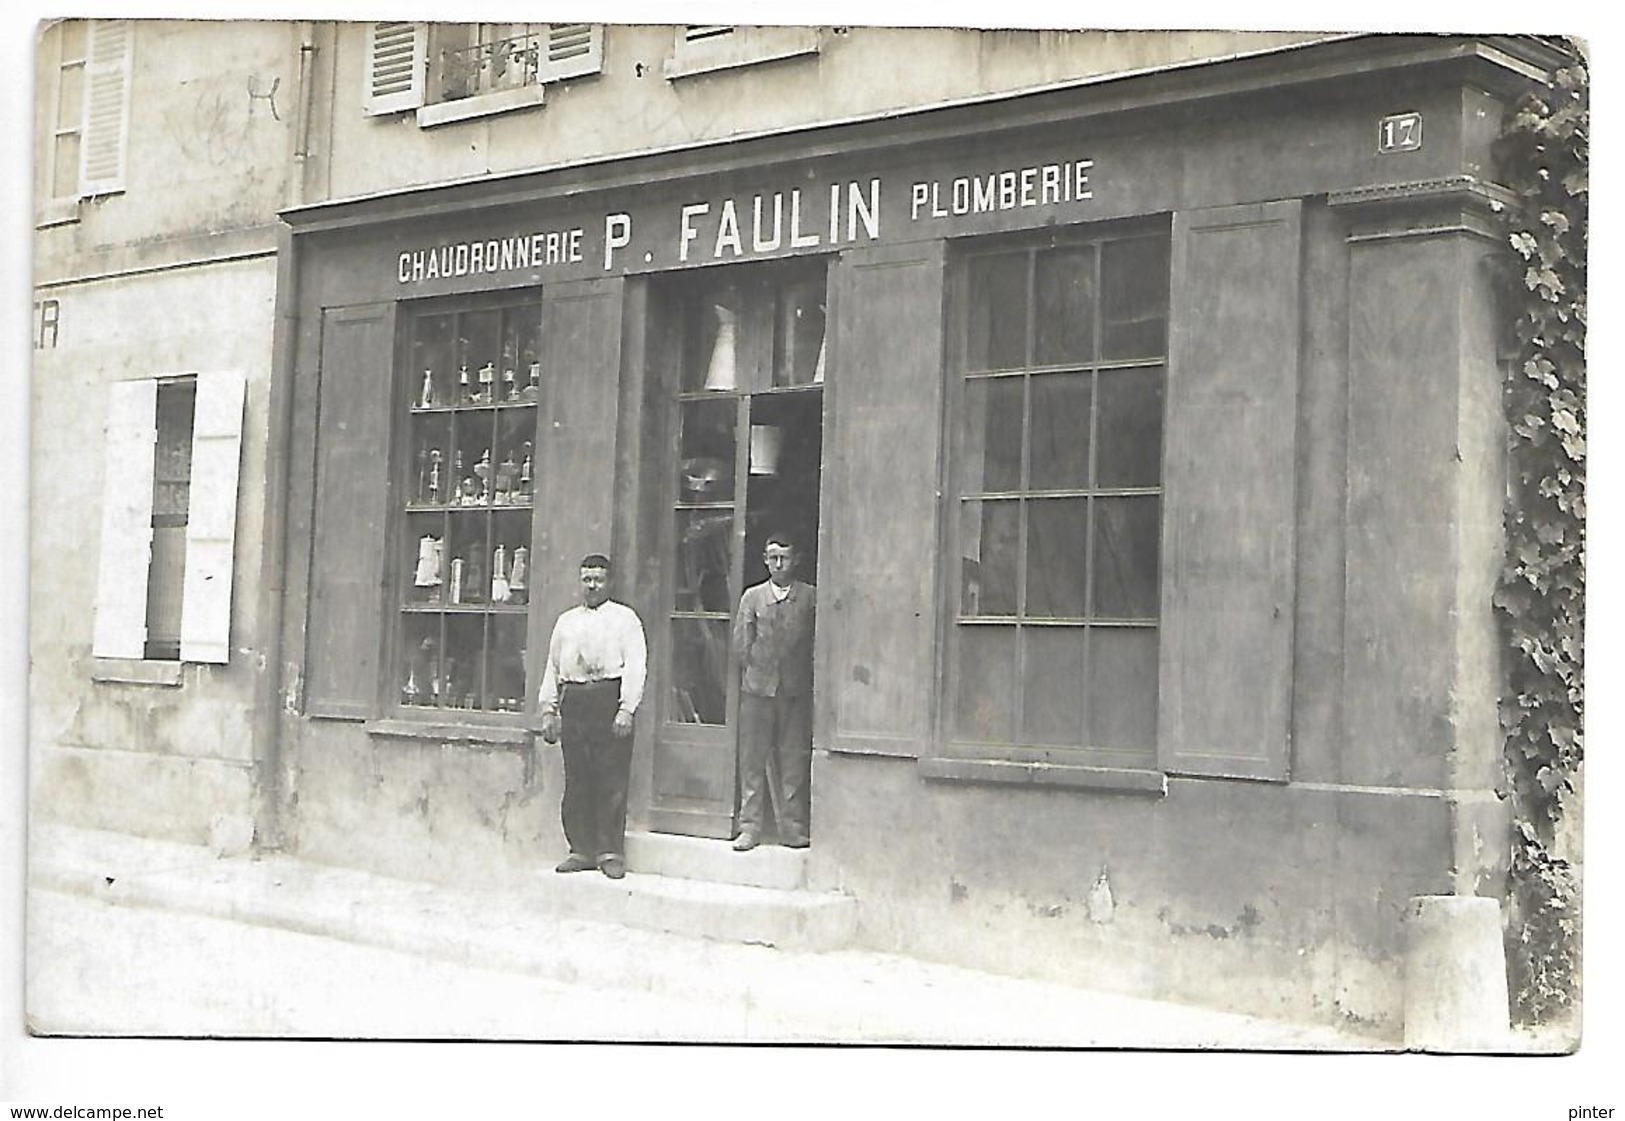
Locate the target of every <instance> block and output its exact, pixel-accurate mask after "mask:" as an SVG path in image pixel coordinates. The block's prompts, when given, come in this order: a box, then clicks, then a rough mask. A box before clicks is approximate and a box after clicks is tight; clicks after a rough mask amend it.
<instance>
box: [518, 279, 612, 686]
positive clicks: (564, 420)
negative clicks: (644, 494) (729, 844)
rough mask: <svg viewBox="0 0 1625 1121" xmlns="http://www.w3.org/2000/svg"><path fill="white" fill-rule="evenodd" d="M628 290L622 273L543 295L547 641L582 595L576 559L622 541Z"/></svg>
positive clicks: (538, 538) (535, 584)
mask: <svg viewBox="0 0 1625 1121" xmlns="http://www.w3.org/2000/svg"><path fill="white" fill-rule="evenodd" d="M624 290H625V283H624V281H623V280H622V278H620V277H605V278H602V279H593V280H582V281H575V282H570V283H564V284H554V285H552V286H550V287H548V288H547V289H546V290H545V291H544V292H543V303H542V369H543V370H544V371H546V374H545V376H546V378H547V384H546V386H545V387H544V389H543V394H544V402H545V403H544V405H543V415H542V417H541V436H540V438H539V442H538V444H537V470H538V472H539V474H538V477H537V480H536V491H537V493H536V510H537V516H536V525H535V530H534V546H533V548H534V552H533V556H534V558H535V559H534V561H533V563H532V565H531V573H532V575H531V599H530V602H531V603H532V604H535V605H538V606H537V607H533V608H532V612H531V613H532V615H533V616H538V617H539V618H540V619H542V620H543V621H544V623H543V627H544V632H543V634H542V635H541V636H540V637H541V641H542V642H543V643H545V642H546V638H547V633H548V632H550V630H551V628H552V625H553V620H554V619H556V618H557V617H558V614H559V612H560V611H563V610H564V609H565V608H566V607H569V606H570V605H571V604H572V603H573V602H574V601H575V597H576V594H577V591H578V589H579V587H580V584H579V575H578V570H577V568H576V562H577V561H579V560H580V559H581V558H582V556H584V555H585V554H587V553H590V552H604V553H608V552H611V551H612V550H613V549H614V548H615V542H614V541H612V540H611V536H612V533H613V525H614V512H615V493H616V486H615V425H616V417H617V415H618V413H619V401H620V385H621V303H622V294H623V292H624ZM625 559H629V558H623V560H625ZM619 572H620V576H619V577H617V587H618V588H621V589H624V588H625V587H626V586H627V581H628V580H629V578H630V577H631V574H632V572H633V569H632V566H631V565H630V564H622V565H621V566H620V569H619ZM538 649H545V647H538ZM537 664H538V665H540V664H541V663H540V660H539V659H538V661H537ZM539 680H540V679H539V678H538V681H539Z"/></svg>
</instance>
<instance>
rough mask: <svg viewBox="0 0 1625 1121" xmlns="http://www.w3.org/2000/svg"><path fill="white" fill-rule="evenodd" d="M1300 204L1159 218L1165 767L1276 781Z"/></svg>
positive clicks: (1292, 508)
mask: <svg viewBox="0 0 1625 1121" xmlns="http://www.w3.org/2000/svg"><path fill="white" fill-rule="evenodd" d="M1300 212H1301V204H1300V203H1299V202H1298V201H1296V200H1292V201H1288V202H1273V203H1261V204H1253V205H1248V206H1234V207H1223V208H1219V209H1214V210H1198V211H1191V212H1186V213H1180V214H1176V215H1175V216H1174V228H1173V264H1172V290H1171V294H1170V308H1169V332H1170V333H1169V369H1168V397H1167V410H1168V412H1167V434H1166V438H1165V441H1164V448H1165V451H1164V480H1163V508H1164V514H1163V549H1162V644H1161V659H1160V661H1161V669H1160V682H1159V685H1160V704H1159V708H1158V723H1159V726H1158V740H1159V743H1160V749H1161V756H1162V764H1163V767H1164V769H1165V770H1168V771H1170V772H1174V773H1179V774H1191V775H1224V776H1231V777H1237V778H1257V779H1276V780H1285V779H1286V777H1287V771H1288V761H1289V748H1290V739H1291V719H1292V633H1293V609H1294V589H1295V559H1294V558H1295V534H1294V526H1295V521H1296V494H1297V487H1296V478H1295V476H1296V463H1297V441H1296V432H1297V413H1298V410H1297V401H1298V352H1299V326H1298V321H1299V298H1300V297H1299V290H1298V276H1299V248H1298V247H1299V225H1300Z"/></svg>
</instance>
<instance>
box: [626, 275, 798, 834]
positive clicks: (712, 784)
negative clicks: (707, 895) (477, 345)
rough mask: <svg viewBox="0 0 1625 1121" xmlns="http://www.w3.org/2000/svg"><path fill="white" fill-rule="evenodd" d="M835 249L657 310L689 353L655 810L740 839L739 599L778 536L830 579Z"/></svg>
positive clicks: (672, 377) (674, 288) (700, 279)
mask: <svg viewBox="0 0 1625 1121" xmlns="http://www.w3.org/2000/svg"><path fill="white" fill-rule="evenodd" d="M826 275H827V265H826V263H825V262H824V261H823V260H822V259H817V260H798V261H789V262H774V263H770V264H752V265H736V266H727V267H722V268H711V269H705V270H701V271H699V272H695V273H689V274H684V275H682V276H677V277H671V278H668V279H666V280H665V281H664V282H663V283H662V284H661V286H660V287H658V288H657V289H655V291H654V293H653V297H654V300H655V302H656V305H657V306H656V308H655V314H656V316H657V318H658V321H659V322H660V323H662V324H664V325H665V329H666V330H667V331H669V335H668V336H667V337H665V338H664V339H662V343H663V345H664V346H666V347H669V348H670V349H669V350H667V351H666V352H665V353H666V354H667V355H675V356H676V359H675V361H669V362H668V363H667V366H666V368H665V369H664V370H663V371H662V376H661V378H660V379H659V380H658V381H657V382H656V388H655V392H657V393H659V395H660V398H661V400H660V402H659V405H658V407H660V408H661V409H663V410H667V416H668V417H669V420H670V428H671V431H672V432H673V435H674V437H675V439H674V440H673V447H672V453H671V456H672V458H671V460H670V462H669V464H668V467H669V471H668V474H667V476H666V477H667V479H668V480H669V482H668V491H667V494H668V500H669V505H668V507H667V508H668V515H667V517H666V526H665V529H664V530H663V534H662V558H663V560H662V567H663V570H664V576H663V581H662V585H663V587H662V593H661V594H662V596H663V599H664V601H665V611H664V613H663V618H661V619H660V620H659V622H658V623H657V624H655V625H656V626H658V627H659V629H660V632H661V633H659V634H658V635H657V636H655V642H654V649H655V651H656V655H655V659H654V661H653V663H652V664H651V685H652V686H653V687H654V689H655V690H657V692H656V693H655V694H654V696H656V697H658V698H659V703H660V710H659V711H660V719H659V725H658V731H657V733H656V736H655V749H654V760H653V784H652V791H651V797H652V802H651V806H650V815H649V821H650V824H651V826H652V827H653V828H654V829H655V830H657V831H660V832H670V833H680V834H685V835H689V836H700V837H718V838H725V837H730V836H733V835H734V833H735V831H736V828H737V823H738V821H737V814H738V797H739V794H738V758H737V755H736V750H737V743H738V735H739V709H740V681H739V667H738V665H737V663H736V660H735V659H734V657H733V656H732V653H731V650H730V634H731V630H732V623H733V620H734V615H735V612H736V610H737V609H738V606H739V602H740V596H741V595H742V594H743V593H744V591H745V589H746V588H749V587H752V586H754V585H757V584H760V583H762V582H763V581H764V580H766V579H767V578H768V573H767V569H766V567H765V565H764V563H763V560H762V557H763V551H764V546H765V545H766V543H767V539H768V537H769V536H770V535H772V534H785V535H788V536H789V537H790V538H791V539H792V540H793V541H794V542H795V545H796V551H797V554H798V564H797V566H796V573H795V574H796V576H797V577H798V578H799V579H801V580H804V581H806V582H807V583H816V580H817V577H816V573H817V564H818V503H819V491H820V471H821V462H822V449H823V427H824V394H823V374H824V361H825V341H824V334H825V331H824V328H825V307H826V295H825V284H826Z"/></svg>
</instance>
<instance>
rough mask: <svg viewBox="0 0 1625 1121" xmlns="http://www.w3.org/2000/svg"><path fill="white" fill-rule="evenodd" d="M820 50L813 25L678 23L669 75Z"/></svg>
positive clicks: (797, 55)
mask: <svg viewBox="0 0 1625 1121" xmlns="http://www.w3.org/2000/svg"><path fill="white" fill-rule="evenodd" d="M817 53H818V29H817V28H814V27H734V26H730V25H726V24H703V25H702V24H692V25H688V26H685V27H679V28H678V29H677V32H676V41H675V43H674V44H673V47H672V56H671V58H670V59H669V60H667V62H666V77H668V78H682V77H687V76H688V75H690V74H707V73H711V72H712V71H716V70H726V69H730V68H732V67H736V66H751V65H753V64H756V63H761V62H772V61H775V60H777V59H783V58H796V57H799V56H803V55H815V54H817Z"/></svg>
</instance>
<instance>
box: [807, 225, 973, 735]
mask: <svg viewBox="0 0 1625 1121" xmlns="http://www.w3.org/2000/svg"><path fill="white" fill-rule="evenodd" d="M943 262H944V257H943V243H941V242H926V243H923V244H918V245H904V246H896V247H884V246H877V247H869V248H864V249H852V250H848V251H847V252H845V253H843V254H842V255H841V260H840V263H839V265H837V266H836V269H835V275H836V287H835V293H834V314H833V316H832V317H831V320H832V324H833V330H834V338H833V344H832V348H831V350H830V351H829V354H830V358H831V360H830V368H829V373H828V375H827V379H826V386H827V388H826V390H825V392H827V393H828V394H830V403H829V408H828V410H827V412H828V415H829V418H830V420H829V430H828V431H827V432H826V433H825V439H824V462H825V464H827V465H828V470H827V472H826V474H825V476H824V494H825V495H826V496H827V497H826V499H825V502H824V506H823V523H824V536H823V541H822V542H821V543H820V545H819V550H818V555H819V558H820V572H819V574H818V578H819V583H820V584H821V585H822V586H823V590H821V591H820V593H819V598H818V606H819V619H818V633H817V642H818V644H819V672H820V677H819V681H820V684H819V693H820V695H821V696H822V697H823V698H825V700H824V702H822V712H821V717H822V720H823V722H824V727H825V728H827V729H828V730H829V738H828V743H829V746H830V747H832V748H835V749H837V750H847V751H863V752H870V753H877V754H889V755H904V756H913V755H916V754H917V753H918V751H919V745H921V744H922V743H924V742H925V741H926V740H927V739H928V737H929V735H930V711H931V709H930V702H931V697H932V696H933V695H934V693H935V671H934V660H933V659H934V653H933V635H934V633H935V630H936V627H935V622H934V621H935V619H936V614H937V612H936V607H935V599H934V597H935V567H936V557H937V547H938V541H937V477H938V459H939V455H940V447H941V428H942V417H941V412H942V388H943V375H942V339H943V333H942V332H943V328H942V323H943V276H944V263H943ZM831 722H832V726H831Z"/></svg>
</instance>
